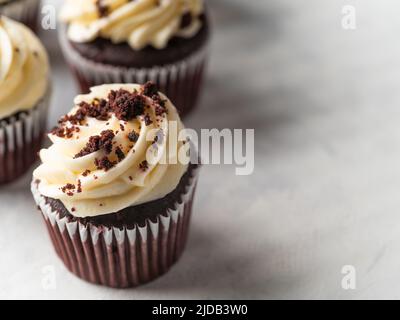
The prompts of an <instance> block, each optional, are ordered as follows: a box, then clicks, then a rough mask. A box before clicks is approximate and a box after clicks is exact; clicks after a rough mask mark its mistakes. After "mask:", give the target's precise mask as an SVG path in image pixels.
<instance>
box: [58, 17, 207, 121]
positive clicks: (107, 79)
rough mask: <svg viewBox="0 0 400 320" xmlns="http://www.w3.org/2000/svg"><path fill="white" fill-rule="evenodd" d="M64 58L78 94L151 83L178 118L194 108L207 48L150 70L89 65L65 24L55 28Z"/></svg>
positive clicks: (200, 86) (205, 46)
mask: <svg viewBox="0 0 400 320" xmlns="http://www.w3.org/2000/svg"><path fill="white" fill-rule="evenodd" d="M59 29H60V31H59V38H60V43H61V47H62V49H63V51H64V56H65V58H66V60H67V62H68V64H69V65H70V67H71V69H72V71H73V72H74V74H75V76H76V78H77V79H78V81H79V84H80V87H81V90H82V92H88V91H89V88H90V87H92V86H95V85H101V84H107V83H139V84H143V83H145V82H147V81H154V82H155V83H157V84H158V86H159V88H160V91H161V92H163V93H164V94H166V96H167V97H168V98H169V99H170V100H171V101H172V102H173V103H174V104H175V106H176V108H177V109H178V110H179V112H180V114H181V116H184V115H186V114H187V113H189V111H191V110H192V109H193V108H194V107H195V106H196V104H197V101H198V98H199V94H200V92H201V88H202V83H203V76H204V72H205V67H206V64H207V56H208V45H207V44H206V45H204V46H203V47H202V48H201V49H200V50H198V51H197V52H195V53H194V54H192V55H191V56H189V57H188V58H186V59H184V60H182V61H180V62H177V63H173V64H168V65H164V66H155V67H152V68H126V67H117V66H111V65H105V64H101V63H96V62H93V61H91V60H89V59H86V58H84V57H82V56H81V55H80V54H79V53H78V52H77V51H76V50H75V49H74V48H73V47H72V46H71V43H70V42H69V40H68V38H67V31H66V26H65V24H61V25H60V26H59Z"/></svg>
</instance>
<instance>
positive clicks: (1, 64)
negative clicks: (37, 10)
mask: <svg viewBox="0 0 400 320" xmlns="http://www.w3.org/2000/svg"><path fill="white" fill-rule="evenodd" d="M48 74H49V62H48V57H47V53H46V50H45V48H44V47H43V45H42V44H41V43H40V41H39V39H38V38H37V37H36V36H35V35H34V34H33V32H32V31H31V30H30V29H29V28H27V27H26V26H24V25H23V24H21V23H19V22H16V21H14V20H11V19H9V18H6V17H4V16H0V119H1V118H5V117H7V116H10V115H12V114H14V113H16V112H18V111H24V110H29V109H31V108H33V107H35V106H36V104H37V103H38V102H39V100H40V99H41V98H42V97H43V96H44V95H45V92H46V90H47V88H48Z"/></svg>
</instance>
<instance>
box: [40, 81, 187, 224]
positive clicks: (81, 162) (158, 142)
mask: <svg viewBox="0 0 400 320" xmlns="http://www.w3.org/2000/svg"><path fill="white" fill-rule="evenodd" d="M171 121H173V122H175V123H176V124H177V130H178V132H180V130H182V129H183V125H182V123H181V121H180V119H179V116H178V114H177V111H176V109H175V107H174V106H173V105H172V103H171V102H170V101H169V100H168V99H167V98H166V97H165V96H164V95H162V94H161V93H159V92H158V90H157V87H156V86H155V85H154V84H153V83H147V84H146V85H143V86H140V85H134V84H112V85H102V86H98V87H93V88H91V93H89V94H86V95H80V96H78V97H77V98H76V99H75V107H74V108H73V109H72V111H71V112H70V113H68V114H67V115H65V116H64V117H62V118H61V119H60V121H59V126H58V127H56V128H54V129H53V130H52V131H51V132H50V134H49V138H50V140H51V141H52V143H53V144H52V146H50V148H48V149H42V150H41V151H40V158H41V160H42V165H41V166H40V167H39V168H37V169H36V170H35V171H34V174H33V175H34V178H35V179H36V180H38V181H40V182H39V186H38V187H39V191H40V193H41V194H42V195H44V196H47V197H50V198H53V199H58V200H60V201H61V202H62V203H63V204H64V205H65V207H66V208H67V210H68V211H69V212H70V213H71V214H73V215H75V216H78V217H89V216H98V215H104V214H110V213H115V212H118V211H120V210H122V209H124V208H127V207H130V206H133V205H137V204H141V203H145V202H148V201H153V200H157V199H161V198H163V197H164V196H166V195H167V194H169V193H170V192H172V191H173V190H174V189H175V188H176V186H177V185H178V184H179V181H180V179H181V178H182V176H183V175H184V173H185V172H186V170H187V164H182V163H180V162H179V161H170V160H174V159H175V160H176V158H177V157H178V155H177V152H171V151H170V150H169V146H170V145H171V139H177V137H176V136H175V137H173V138H171V137H172V135H170V132H169V125H170V122H171ZM176 144H177V145H184V144H185V143H184V142H182V143H180V142H179V141H176ZM149 155H150V156H151V157H150V158H149ZM166 157H167V158H168V160H167V161H163V159H165V158H166ZM150 160H151V161H150Z"/></svg>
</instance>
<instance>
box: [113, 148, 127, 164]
mask: <svg viewBox="0 0 400 320" xmlns="http://www.w3.org/2000/svg"><path fill="white" fill-rule="evenodd" d="M115 154H116V155H117V158H118V161H119V162H121V161H122V160H124V159H125V154H124V152H123V151H122V149H121V148H120V147H117V148H116V149H115Z"/></svg>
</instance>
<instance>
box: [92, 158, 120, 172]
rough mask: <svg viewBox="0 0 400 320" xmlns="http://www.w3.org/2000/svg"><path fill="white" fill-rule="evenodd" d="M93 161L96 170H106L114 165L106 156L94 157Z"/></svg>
mask: <svg viewBox="0 0 400 320" xmlns="http://www.w3.org/2000/svg"><path fill="white" fill-rule="evenodd" d="M94 163H95V165H96V167H97V169H98V170H104V171H108V170H110V169H112V168H113V167H114V166H115V165H116V163H115V162H114V161H110V159H108V158H107V157H103V158H101V159H96V160H95V161H94Z"/></svg>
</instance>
